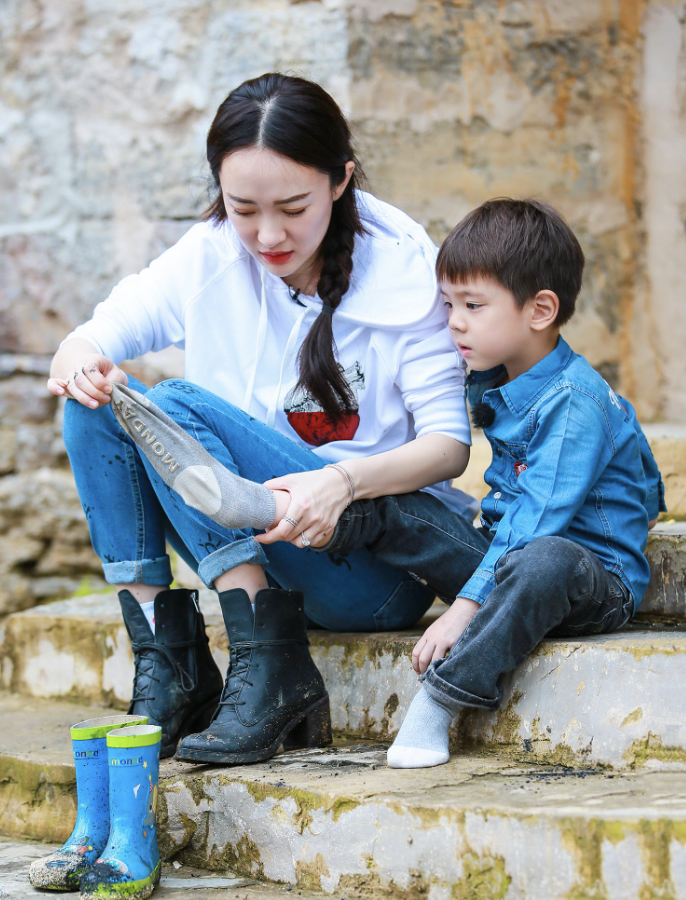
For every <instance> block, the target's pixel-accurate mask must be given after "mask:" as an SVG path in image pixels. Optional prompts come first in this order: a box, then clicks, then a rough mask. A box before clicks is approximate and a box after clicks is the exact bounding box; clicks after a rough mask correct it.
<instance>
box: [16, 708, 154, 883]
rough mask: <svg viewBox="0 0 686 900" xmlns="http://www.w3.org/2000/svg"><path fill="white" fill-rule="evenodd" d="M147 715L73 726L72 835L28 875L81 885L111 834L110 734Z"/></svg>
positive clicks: (43, 880)
mask: <svg viewBox="0 0 686 900" xmlns="http://www.w3.org/2000/svg"><path fill="white" fill-rule="evenodd" d="M147 721H148V720H147V718H146V717H145V716H126V715H119V716H103V717H102V718H99V719H86V721H85V722H78V723H77V724H76V725H72V727H71V739H72V746H73V748H74V766H75V768H76V793H77V812H76V824H75V825H74V830H73V831H72V833H71V836H70V837H69V838H68V840H67V841H66V842H65V844H64V845H63V846H62V847H60V849H59V850H57V851H55V853H51V854H50V856H46V857H45V858H44V859H37V860H36V861H35V862H34V863H32V864H31V868H30V870H29V881H30V882H31V884H32V885H33V886H34V887H36V888H42V889H43V890H48V891H78V889H79V881H80V879H81V876H82V875H83V873H84V872H85V871H86V870H87V869H88V867H89V866H90V865H92V863H94V862H95V860H96V859H97V858H98V856H99V855H100V854H101V853H102V851H103V849H104V848H105V845H106V844H107V838H108V837H109V834H110V803H109V771H108V766H107V735H108V733H109V732H110V731H112V730H113V729H115V728H121V727H122V725H138V724H145V723H146V722H147Z"/></svg>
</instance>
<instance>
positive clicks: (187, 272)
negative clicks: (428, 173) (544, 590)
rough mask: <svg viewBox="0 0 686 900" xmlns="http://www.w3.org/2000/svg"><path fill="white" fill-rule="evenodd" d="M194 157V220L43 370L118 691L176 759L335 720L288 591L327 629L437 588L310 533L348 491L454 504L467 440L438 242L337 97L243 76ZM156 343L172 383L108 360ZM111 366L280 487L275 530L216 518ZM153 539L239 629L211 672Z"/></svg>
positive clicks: (384, 622) (408, 619) (314, 732)
mask: <svg viewBox="0 0 686 900" xmlns="http://www.w3.org/2000/svg"><path fill="white" fill-rule="evenodd" d="M207 159H208V162H209V165H210V170H211V173H212V178H213V181H214V185H215V187H216V197H215V198H214V201H213V202H212V204H211V206H210V207H209V209H208V210H207V212H206V214H205V221H204V222H203V223H201V224H199V225H196V226H195V227H193V228H191V229H190V231H189V232H188V233H187V234H186V235H185V236H184V237H183V238H182V239H181V240H180V241H179V242H178V243H177V244H176V245H175V246H174V247H172V248H171V249H170V250H168V251H167V252H166V253H164V254H163V255H162V256H161V257H160V258H159V259H158V260H156V261H155V262H153V263H152V264H151V265H150V267H149V268H148V269H145V270H144V271H143V272H142V273H141V274H140V275H137V276H130V277H128V278H125V279H124V280H123V281H122V282H121V283H120V284H119V285H118V286H117V287H116V288H115V289H114V291H113V292H112V294H111V296H110V297H109V298H108V299H107V300H106V301H105V302H104V303H101V304H100V305H99V306H98V307H97V308H96V310H95V313H94V315H93V318H92V319H91V321H90V322H88V323H86V324H85V325H82V326H80V327H79V328H77V329H76V331H74V332H73V333H72V334H71V335H69V336H68V338H67V339H66V340H65V341H64V342H63V344H62V345H61V347H60V349H59V350H58V352H57V354H56V355H55V358H54V360H53V364H52V370H51V376H52V377H51V378H50V381H49V382H48V387H49V390H50V391H52V392H53V393H54V394H58V395H60V394H63V395H64V394H66V395H67V396H68V397H70V398H72V399H73V400H75V401H77V402H75V403H67V408H66V411H65V426H64V435H65V443H66V446H67V450H68V453H69V457H70V460H71V463H72V467H73V470H74V475H75V479H76V484H77V488H78V490H79V495H80V497H81V500H82V503H83V506H84V509H85V510H86V515H87V518H88V522H89V527H90V530H91V538H92V541H93V546H94V548H95V550H96V552H97V553H98V555H99V556H100V557H101V559H102V560H103V569H104V572H105V577H106V579H107V581H108V582H110V583H112V584H116V585H117V588H118V589H119V597H120V601H121V606H122V611H123V615H124V621H125V623H126V627H127V630H128V632H129V635H130V637H131V640H132V644H133V649H134V656H135V659H136V679H135V682H134V694H133V699H132V703H131V707H130V709H131V711H132V712H136V713H144V714H147V715H148V716H149V717H150V721H151V722H156V723H158V724H160V725H162V727H163V749H162V753H163V755H169V754H171V753H173V752H174V748H175V746H176V744H177V742H178V741H179V739H180V738H182V737H184V735H189V736H188V737H185V739H184V740H183V741H182V743H181V745H180V747H179V750H178V752H177V755H178V756H179V757H180V758H183V759H196V760H206V761H215V762H249V761H257V760H262V759H267V758H269V756H271V755H273V754H274V753H275V752H276V750H277V749H278V746H279V744H280V743H282V742H284V741H286V743H287V745H288V746H291V747H295V746H305V745H306V746H316V745H319V744H321V743H324V742H326V741H327V740H329V733H330V721H329V710H328V698H327V695H326V692H325V689H324V685H323V682H322V679H321V676H320V674H319V672H318V670H317V669H316V667H315V666H314V663H313V662H312V660H311V658H310V656H309V652H308V650H307V646H306V644H307V638H306V632H305V622H306V619H305V615H304V612H303V609H304V611H305V612H306V613H307V616H309V618H310V620H312V621H313V622H314V623H316V624H318V625H320V626H322V627H325V628H331V629H337V630H363V631H371V630H388V629H398V628H405V627H408V626H410V625H412V624H413V623H414V622H416V621H417V620H418V619H419V618H420V617H421V616H422V614H423V613H424V612H425V610H426V609H427V608H428V606H429V605H430V604H431V601H432V592H431V591H430V590H429V589H428V588H427V587H425V586H424V585H422V584H420V583H418V582H417V581H416V580H415V579H413V578H412V577H411V576H410V575H409V574H408V573H406V572H403V571H401V570H399V569H396V568H392V567H390V566H387V565H385V564H383V563H380V562H378V561H376V560H374V559H372V558H371V556H370V555H369V554H368V553H367V552H366V551H365V550H360V551H357V552H355V553H352V554H349V555H348V556H346V557H340V556H337V555H335V554H326V553H307V552H305V553H304V552H303V549H302V548H303V547H307V546H309V545H312V546H315V547H316V546H323V545H324V544H326V543H327V541H328V540H329V537H330V534H331V531H332V529H333V527H334V526H335V524H336V522H337V521H338V518H339V516H340V515H341V512H342V511H343V510H344V509H345V508H346V506H347V505H348V503H349V502H350V500H351V498H352V495H353V493H354V495H355V496H356V497H358V498H364V497H376V496H381V495H386V494H397V493H405V492H409V491H414V490H417V489H420V488H426V487H427V486H429V487H428V489H429V490H431V491H432V492H433V493H435V494H436V495H437V496H438V497H439V498H441V499H442V500H443V502H445V503H446V504H448V505H449V506H451V507H452V508H454V509H456V510H458V511H464V510H465V508H466V506H467V505H468V502H469V499H470V498H467V497H466V496H465V495H463V494H461V493H460V492H458V491H454V490H453V489H452V488H451V487H450V480H451V479H452V478H454V477H456V476H457V475H460V474H461V473H462V472H463V470H464V468H465V466H466V464H467V460H468V456H469V449H468V445H469V443H470V437H469V425H468V421H467V417H466V409H465V400H464V385H463V382H464V377H463V367H462V363H461V360H459V358H458V356H457V354H456V351H455V348H454V347H453V345H452V343H451V340H450V336H449V333H448V330H447V329H446V328H445V316H444V312H443V308H442V304H441V303H440V302H439V300H438V297H437V291H436V282H435V278H434V273H433V265H434V258H435V248H434V246H433V244H432V243H431V241H430V240H429V238H428V237H427V235H426V233H425V232H424V230H423V229H422V228H421V227H420V226H419V225H417V224H416V223H415V222H413V221H412V220H411V219H409V218H408V217H407V216H405V215H403V214H402V213H401V212H399V211H398V210H396V209H394V208H393V207H391V206H389V205H387V204H385V203H382V202H380V201H378V200H376V199H375V198H374V197H372V196H371V195H369V194H363V193H362V192H361V191H359V190H358V189H357V184H358V180H359V175H360V170H359V166H358V164H357V161H356V159H355V155H354V152H353V149H352V145H351V138H350V133H349V129H348V126H347V123H346V121H345V119H344V117H343V115H342V113H341V111H340V109H339V108H338V106H337V105H336V103H335V102H334V100H333V99H332V98H331V97H330V96H329V95H328V94H327V93H326V92H325V91H324V90H323V89H322V88H321V87H319V86H318V85H316V84H314V83H312V82H309V81H306V80H304V79H300V78H292V77H287V76H283V75H278V74H267V75H263V76H261V77H260V78H256V79H253V80H251V81H247V82H245V83H244V84H242V85H240V87H238V88H237V89H236V90H234V91H232V92H231V94H229V96H228V97H227V98H226V100H225V101H224V102H223V103H222V105H221V106H220V107H219V110H218V112H217V115H216V117H215V119H214V122H213V123H212V126H211V128H210V131H209V133H208V138H207ZM170 344H176V345H177V346H182V347H185V366H186V369H185V375H186V379H187V380H185V381H168V382H164V383H162V384H161V385H158V386H157V387H155V388H153V389H151V390H148V389H147V388H146V387H145V386H144V385H142V384H140V382H137V381H135V379H133V378H128V379H127V376H126V375H125V373H124V372H123V371H122V370H121V369H120V368H119V363H120V362H121V361H122V360H124V359H131V358H135V357H137V356H140V355H142V354H143V353H146V352H148V351H149V350H162V349H163V348H164V347H167V346H169V345H170ZM116 382H118V383H122V384H127V382H128V384H129V385H130V386H132V387H134V388H135V389H136V390H137V391H139V392H141V393H143V394H145V396H146V397H147V398H148V399H150V400H151V401H153V402H154V403H155V405H156V406H158V407H160V408H161V409H163V410H164V411H165V412H166V413H167V414H168V415H169V416H170V417H171V418H173V419H174V420H175V421H177V422H178V423H179V424H180V425H181V426H182V427H183V428H184V429H185V430H186V431H188V432H189V433H190V434H192V436H193V437H195V438H196V439H197V440H198V441H199V442H200V443H201V444H202V445H203V446H204V448H205V450H207V451H208V452H209V454H210V455H211V456H212V457H214V458H215V459H217V460H218V461H219V462H221V463H222V464H223V465H224V466H225V467H226V468H227V469H230V470H231V471H233V472H236V473H239V474H240V475H242V476H243V477H244V478H247V479H249V480H250V481H253V482H266V483H267V484H268V486H269V487H270V488H272V489H273V490H274V491H275V492H276V496H277V497H278V496H279V495H281V497H282V498H283V499H284V501H285V502H281V503H277V504H276V506H275V508H277V509H280V510H281V514H280V515H279V517H278V519H276V518H275V520H274V521H273V522H272V523H271V527H270V528H269V529H268V531H267V534H266V535H261V536H258V537H256V536H255V533H254V531H253V530H251V529H232V528H226V527H221V526H218V525H216V524H215V523H214V522H213V521H212V519H211V518H209V516H207V515H205V514H203V513H202V512H200V511H198V510H196V509H193V508H191V507H190V506H188V505H186V504H185V503H184V501H183V499H182V495H181V494H180V493H179V492H177V491H175V490H169V489H168V488H167V487H166V486H165V485H164V482H163V481H162V479H161V478H160V476H159V474H158V473H157V472H156V471H155V470H154V468H153V467H152V466H151V465H150V463H149V462H148V461H147V460H145V459H143V458H142V457H141V454H139V453H138V452H137V451H136V449H135V446H134V444H133V443H132V442H131V440H130V438H129V437H128V436H127V434H126V432H125V430H124V429H123V428H122V427H121V426H120V425H119V424H118V422H117V421H116V419H115V417H114V415H113V414H112V410H111V408H110V407H109V406H108V404H109V401H110V394H111V391H112V383H116ZM341 461H345V465H344V467H341V466H340V465H337V466H335V467H329V468H326V467H325V466H326V464H331V463H335V464H340V463H341ZM283 509H285V510H286V511H285V514H284V513H283ZM165 538H166V539H167V540H169V542H170V543H171V545H172V546H173V547H175V548H176V549H177V550H178V552H179V553H180V554H181V555H182V556H183V557H184V558H185V559H187V560H188V561H189V562H190V563H191V564H192V565H193V566H194V568H195V569H196V570H197V572H198V574H199V575H200V577H201V578H202V580H203V581H204V583H205V584H206V585H207V586H208V587H213V588H214V589H215V590H217V591H218V593H219V599H220V603H221V607H222V612H223V614H224V620H225V623H226V625H227V630H228V632H229V638H230V644H231V648H232V662H231V665H230V667H229V673H228V674H227V679H226V683H225V685H224V689H223V692H222V691H221V676H220V675H219V673H218V671H217V670H216V666H215V665H214V662H213V661H212V658H211V656H210V654H209V652H208V650H207V643H206V638H205V634H204V624H203V621H202V616H201V615H200V613H199V610H198V609H197V605H196V603H195V595H194V594H193V593H192V592H189V591H179V590H176V591H169V590H168V588H169V584H170V583H171V580H172V575H171V571H170V568H169V559H168V557H167V555H166V552H165ZM220 694H221V697H220ZM213 713H215V714H214V718H213V719H212V722H211V724H210V726H209V728H208V729H206V730H203V729H205V726H207V724H208V722H209V720H210V717H211V716H212V714H213ZM193 731H196V732H201V733H196V734H192V733H191V732H193Z"/></svg>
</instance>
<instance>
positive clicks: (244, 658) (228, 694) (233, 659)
mask: <svg viewBox="0 0 686 900" xmlns="http://www.w3.org/2000/svg"><path fill="white" fill-rule="evenodd" d="M229 649H230V650H231V656H230V664H229V671H228V672H227V673H226V681H225V682H224V690H223V691H222V696H221V700H220V701H219V706H228V705H234V706H245V701H244V700H242V701H239V700H238V695H239V694H240V692H241V689H242V688H243V685H245V684H247V685H248V686H249V687H252V686H253V683H252V681H248V677H247V676H248V672H249V671H250V669H251V668H252V669H259V667H260V664H259V663H256V662H254V663H253V664H252V665H250V654H251V652H252V649H253V644H252V642H248V641H246V643H245V644H243V645H240V644H237V645H234V646H233V647H230V648H229ZM232 682H233V684H232ZM230 685H231V686H230Z"/></svg>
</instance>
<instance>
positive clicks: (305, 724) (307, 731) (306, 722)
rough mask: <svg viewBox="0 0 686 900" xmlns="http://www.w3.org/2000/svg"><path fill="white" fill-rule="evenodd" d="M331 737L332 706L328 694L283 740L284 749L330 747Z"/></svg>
mask: <svg viewBox="0 0 686 900" xmlns="http://www.w3.org/2000/svg"><path fill="white" fill-rule="evenodd" d="M332 740H333V738H332V737H331V707H330V704H329V696H328V694H327V695H326V697H324V698H323V699H322V700H319V701H318V702H317V703H316V704H315V705H314V706H313V707H312V708H311V710H310V711H309V712H308V713H307V715H306V716H305V718H304V719H303V720H302V722H299V723H298V724H297V725H296V726H295V728H294V729H293V730H292V731H291V733H290V734H289V735H288V737H287V738H286V739H285V740H284V742H283V749H284V750H311V749H313V748H314V747H328V746H329V744H330V743H331V742H332Z"/></svg>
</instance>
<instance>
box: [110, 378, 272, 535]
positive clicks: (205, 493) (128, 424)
mask: <svg viewBox="0 0 686 900" xmlns="http://www.w3.org/2000/svg"><path fill="white" fill-rule="evenodd" d="M112 412H113V413H114V415H115V416H116V417H117V421H118V422H119V424H120V425H121V426H122V428H123V429H124V431H125V432H126V433H127V434H128V435H129V437H130V438H131V439H132V440H133V441H134V443H135V444H136V446H137V447H139V449H140V450H141V451H142V452H143V453H144V454H145V456H146V457H147V458H148V460H149V461H150V463H151V464H152V466H153V468H154V469H155V471H156V472H157V474H158V475H159V476H160V477H161V478H162V479H163V481H164V482H165V483H166V484H168V485H169V487H170V488H172V489H173V490H175V491H176V492H177V493H178V494H179V495H180V496H181V499H182V500H183V501H184V503H186V504H187V505H188V506H191V507H192V508H193V509H197V510H198V511H199V512H201V513H204V514H205V515H206V516H209V517H210V519H213V520H214V521H215V522H217V523H218V524H219V525H223V526H225V527H226V528H268V527H269V526H270V525H271V524H272V522H273V521H274V516H275V515H276V502H275V500H274V495H273V493H272V492H271V491H270V490H269V489H268V488H266V487H264V485H262V484H257V483H256V482H254V481H248V480H247V479H245V478H241V477H240V476H239V475H234V473H233V472H230V471H229V470H228V469H227V468H225V467H224V466H223V465H222V464H221V463H220V462H217V460H216V459H215V458H214V457H213V456H210V454H209V453H208V452H207V450H205V448H204V447H203V446H202V444H200V443H198V441H196V439H195V438H194V437H192V436H191V435H190V434H188V432H186V431H184V430H183V428H181V426H180V425H177V424H176V422H174V421H173V419H170V418H169V416H168V415H167V414H166V413H164V412H162V410H161V409H160V408H159V407H158V406H155V404H154V403H152V402H151V401H150V400H148V399H147V398H146V397H145V396H144V395H143V394H139V393H138V391H134V390H132V389H131V388H128V387H124V386H123V385H121V384H115V385H113V388H112Z"/></svg>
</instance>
